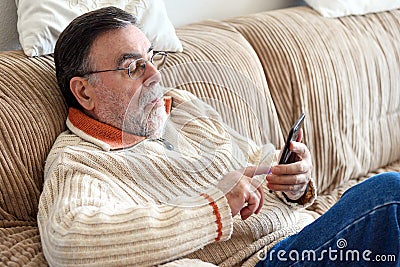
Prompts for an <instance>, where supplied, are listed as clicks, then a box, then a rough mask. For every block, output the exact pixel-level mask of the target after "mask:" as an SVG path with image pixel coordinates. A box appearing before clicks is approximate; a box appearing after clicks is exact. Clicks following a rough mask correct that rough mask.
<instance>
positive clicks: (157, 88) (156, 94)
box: [137, 84, 164, 110]
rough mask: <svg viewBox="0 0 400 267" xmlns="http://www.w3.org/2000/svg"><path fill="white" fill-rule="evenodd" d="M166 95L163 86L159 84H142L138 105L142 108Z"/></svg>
mask: <svg viewBox="0 0 400 267" xmlns="http://www.w3.org/2000/svg"><path fill="white" fill-rule="evenodd" d="M163 95H164V90H163V87H162V86H161V85H159V84H155V85H152V86H148V87H147V86H142V88H141V90H140V93H139V96H138V103H137V106H138V107H139V110H142V109H143V108H144V107H146V106H147V105H148V104H149V103H155V102H156V101H157V100H159V99H160V98H162V97H163Z"/></svg>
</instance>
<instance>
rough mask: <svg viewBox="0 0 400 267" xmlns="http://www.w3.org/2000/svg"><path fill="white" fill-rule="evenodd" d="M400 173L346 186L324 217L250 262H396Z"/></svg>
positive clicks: (399, 249)
mask: <svg viewBox="0 0 400 267" xmlns="http://www.w3.org/2000/svg"><path fill="white" fill-rule="evenodd" d="M399 223H400V173H395V172H389V173H382V174H378V175H376V176H374V177H371V178H370V179H368V180H366V181H364V182H362V183H360V184H358V185H356V186H354V187H352V188H350V189H349V190H347V191H346V192H345V193H344V194H343V196H342V197H341V199H340V200H339V201H338V202H337V203H336V204H335V205H334V206H333V207H332V208H331V209H329V210H328V211H327V212H326V213H325V214H324V215H322V216H321V217H320V218H318V219H317V220H315V221H314V222H313V223H311V224H310V225H308V226H306V227H305V228H304V229H303V230H302V231H300V232H299V233H298V234H295V235H293V236H289V237H288V238H286V239H284V240H282V241H281V242H279V243H277V244H276V245H275V246H274V247H273V248H272V249H271V250H269V251H268V253H267V254H266V255H265V256H264V257H263V259H264V260H262V261H260V262H259V263H258V264H257V265H256V266H257V267H258V266H357V267H358V266H385V267H386V266H400V230H399Z"/></svg>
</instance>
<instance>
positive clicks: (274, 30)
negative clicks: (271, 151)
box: [227, 7, 400, 194]
mask: <svg viewBox="0 0 400 267" xmlns="http://www.w3.org/2000/svg"><path fill="white" fill-rule="evenodd" d="M399 18H400V10H394V11H391V12H382V13H378V14H370V15H366V16H351V17H343V18H340V19H329V18H323V17H321V16H320V15H318V14H317V13H316V12H315V11H313V10H312V9H310V8H307V7H296V8H290V9H285V10H277V11H271V12H266V13H261V14H256V15H253V16H246V17H242V18H236V19H232V20H229V21H227V23H229V24H230V25H232V26H234V27H235V28H236V29H237V30H238V31H239V32H241V33H242V34H243V36H244V37H245V38H246V39H247V40H248V41H249V42H250V43H251V45H252V47H253V48H254V49H255V51H256V53H257V55H258V57H259V59H260V60H261V62H262V66H263V68H264V71H265V75H266V77H267V80H268V87H269V90H270V92H271V95H272V98H273V100H274V104H275V107H276V111H277V113H278V117H279V121H280V124H281V126H282V130H283V132H284V133H286V132H288V130H289V128H290V127H291V124H292V123H293V122H294V121H295V119H296V117H297V116H298V115H299V114H300V113H301V111H304V112H305V113H306V114H307V118H306V122H305V127H304V129H305V142H306V143H307V144H308V146H309V147H310V149H311V152H312V155H313V160H314V166H315V169H314V175H313V176H314V177H315V178H316V179H317V184H318V189H319V192H321V193H327V194H328V193H330V191H331V190H333V189H334V188H335V187H337V186H339V185H342V184H345V183H346V182H347V181H349V180H350V179H352V178H355V177H359V176H364V175H367V173H368V172H370V171H374V170H376V169H377V168H379V167H381V166H386V165H388V164H390V163H391V162H393V161H396V160H399V159H400V149H399V147H400V135H399V130H400V67H399V65H400V34H399V33H400V23H399Z"/></svg>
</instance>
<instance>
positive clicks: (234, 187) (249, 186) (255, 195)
mask: <svg viewBox="0 0 400 267" xmlns="http://www.w3.org/2000/svg"><path fill="white" fill-rule="evenodd" d="M267 172H268V169H267V168H265V167H255V166H252V167H247V168H245V169H244V170H237V171H233V172H230V173H227V174H226V175H225V176H224V177H223V178H222V180H221V181H219V183H218V185H217V187H218V188H219V189H220V190H221V191H222V192H224V194H225V197H226V198H227V200H228V204H229V206H230V208H231V212H232V217H233V216H235V215H236V214H238V213H239V212H240V215H241V218H242V220H246V219H247V218H248V217H250V215H252V214H253V213H255V214H257V213H258V212H259V211H260V210H261V207H262V206H263V204H264V192H263V190H262V186H261V184H262V182H260V181H258V180H256V179H253V176H254V175H259V174H266V173H267ZM246 204H247V205H246Z"/></svg>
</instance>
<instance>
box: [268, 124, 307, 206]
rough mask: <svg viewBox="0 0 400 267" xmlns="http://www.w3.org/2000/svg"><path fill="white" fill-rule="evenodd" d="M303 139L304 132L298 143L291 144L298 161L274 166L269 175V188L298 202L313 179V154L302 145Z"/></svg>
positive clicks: (300, 135)
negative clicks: (311, 178)
mask: <svg viewBox="0 0 400 267" xmlns="http://www.w3.org/2000/svg"><path fill="white" fill-rule="evenodd" d="M302 137H303V131H300V134H299V137H298V139H297V141H298V142H294V141H292V142H291V144H290V150H291V151H292V152H294V153H296V154H297V158H298V161H296V162H295V163H291V164H281V165H276V166H273V167H272V168H271V173H270V174H268V175H267V181H268V188H269V189H271V190H273V191H282V192H284V193H285V194H286V196H287V197H288V198H290V199H291V200H297V199H299V198H300V197H301V196H302V195H303V194H304V193H305V190H306V188H307V184H308V182H309V181H310V177H311V171H312V161H311V154H310V150H309V149H308V148H307V146H306V145H305V144H303V143H300V141H301V139H302Z"/></svg>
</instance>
